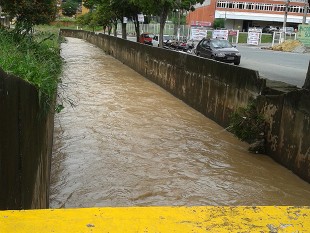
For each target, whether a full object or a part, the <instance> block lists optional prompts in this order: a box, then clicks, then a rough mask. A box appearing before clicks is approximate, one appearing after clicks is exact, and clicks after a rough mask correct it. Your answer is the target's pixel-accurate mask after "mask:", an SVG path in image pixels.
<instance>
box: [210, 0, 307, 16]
mask: <svg viewBox="0 0 310 233" xmlns="http://www.w3.org/2000/svg"><path fill="white" fill-rule="evenodd" d="M216 7H218V8H227V9H240V10H242V9H246V10H259V11H283V12H284V11H285V5H280V4H269V3H254V2H234V1H231V0H226V1H225V0H221V1H217V3H216ZM288 11H289V12H294V13H303V12H304V7H303V6H289V10H288ZM308 13H310V8H308Z"/></svg>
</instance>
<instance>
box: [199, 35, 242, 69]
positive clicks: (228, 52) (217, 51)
mask: <svg viewBox="0 0 310 233" xmlns="http://www.w3.org/2000/svg"><path fill="white" fill-rule="evenodd" d="M195 54H196V55H197V56H201V57H205V58H211V59H214V60H217V61H222V62H228V63H234V64H235V65H239V64H240V59H241V54H240V53H239V51H238V50H237V49H236V48H235V47H234V46H233V45H232V44H231V43H230V42H229V41H228V40H223V39H208V38H207V39H202V40H201V41H200V42H199V43H198V44H197V46H196V49H195Z"/></svg>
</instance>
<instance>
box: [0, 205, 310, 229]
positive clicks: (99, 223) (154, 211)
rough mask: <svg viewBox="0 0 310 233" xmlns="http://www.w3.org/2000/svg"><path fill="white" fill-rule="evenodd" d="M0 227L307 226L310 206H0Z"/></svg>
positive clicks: (195, 227) (298, 227)
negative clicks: (48, 207) (13, 208)
mask: <svg viewBox="0 0 310 233" xmlns="http://www.w3.org/2000/svg"><path fill="white" fill-rule="evenodd" d="M0 232H1V233H7V232H12V233H13V232H14V233H17V232H23V233H28V232H29V233H30V232H31V233H34V232H40V233H44V232H56V233H58V232H66V233H69V232H74V233H78V232H79V233H80V232H100V233H102V232H143V233H145V232H169V233H171V232H178V233H179V232H260V233H261V232H310V207H309V206H307V207H293V206H259V207H228V206H227V207H221V206H219V207H214V206H206V207H129V208H125V207H123V208H85V209H50V210H27V211H24V210H23V211H11V210H9V211H0Z"/></svg>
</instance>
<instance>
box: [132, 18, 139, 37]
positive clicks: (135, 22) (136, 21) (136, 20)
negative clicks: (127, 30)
mask: <svg viewBox="0 0 310 233" xmlns="http://www.w3.org/2000/svg"><path fill="white" fill-rule="evenodd" d="M133 22H134V24H135V31H136V37H137V42H139V36H140V23H139V21H138V16H135V17H134V18H133Z"/></svg>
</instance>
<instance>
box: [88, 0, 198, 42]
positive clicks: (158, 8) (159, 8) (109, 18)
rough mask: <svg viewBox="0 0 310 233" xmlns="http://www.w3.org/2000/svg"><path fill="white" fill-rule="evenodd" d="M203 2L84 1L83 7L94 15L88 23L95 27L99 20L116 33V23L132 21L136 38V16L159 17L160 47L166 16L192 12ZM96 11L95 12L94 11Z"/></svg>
mask: <svg viewBox="0 0 310 233" xmlns="http://www.w3.org/2000/svg"><path fill="white" fill-rule="evenodd" d="M203 2H204V1H203V0H162V1H149V0H129V1H128V0H85V2H84V6H86V7H88V8H89V9H91V14H94V15H93V16H91V17H88V19H89V18H91V20H89V22H90V23H92V24H93V25H96V24H97V23H99V22H98V21H99V20H101V21H103V22H100V23H103V27H104V28H106V27H108V28H111V27H112V25H113V26H114V27H115V30H114V32H116V26H117V21H120V22H123V18H124V17H126V18H128V19H130V20H132V21H133V22H134V24H135V30H136V35H137V41H138V37H139V35H140V27H139V23H140V22H139V20H138V14H141V13H142V12H143V14H144V15H146V17H147V18H149V17H148V16H151V15H154V16H158V17H159V23H160V32H159V44H160V46H162V39H163V31H164V27H165V23H166V20H167V16H168V15H169V14H170V13H171V12H174V11H179V12H181V11H183V10H187V11H188V10H194V8H193V5H194V4H196V3H203ZM94 9H96V10H94ZM125 26H126V24H124V23H123V25H122V37H123V38H124V39H125V38H126V35H127V33H126V27H125Z"/></svg>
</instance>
